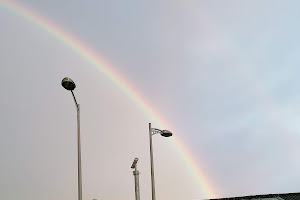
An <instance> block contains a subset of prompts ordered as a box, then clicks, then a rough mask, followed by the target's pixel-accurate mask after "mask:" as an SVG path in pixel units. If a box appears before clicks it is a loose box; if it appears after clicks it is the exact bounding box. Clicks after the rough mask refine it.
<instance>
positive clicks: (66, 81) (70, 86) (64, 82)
mask: <svg viewBox="0 0 300 200" xmlns="http://www.w3.org/2000/svg"><path fill="white" fill-rule="evenodd" d="M61 84H62V86H63V87H64V88H65V89H66V90H70V91H71V93H72V96H73V98H74V102H75V105H76V111H77V156H78V160H77V161H78V200H82V176H81V145H80V106H79V104H78V103H77V101H76V98H75V95H74V93H73V90H74V89H75V87H76V85H75V83H74V82H73V81H72V80H71V79H70V78H68V77H66V78H64V79H63V80H62V82H61Z"/></svg>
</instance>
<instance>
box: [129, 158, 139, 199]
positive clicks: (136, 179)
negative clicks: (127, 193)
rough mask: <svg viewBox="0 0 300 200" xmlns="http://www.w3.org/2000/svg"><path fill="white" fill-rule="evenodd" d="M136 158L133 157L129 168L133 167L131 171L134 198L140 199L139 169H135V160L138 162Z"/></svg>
mask: <svg viewBox="0 0 300 200" xmlns="http://www.w3.org/2000/svg"><path fill="white" fill-rule="evenodd" d="M138 160H139V159H138V158H135V159H134V160H133V163H132V165H131V169H134V171H133V175H134V186H135V187H134V189H135V200H140V184H139V174H140V172H139V170H137V167H136V165H137V162H138Z"/></svg>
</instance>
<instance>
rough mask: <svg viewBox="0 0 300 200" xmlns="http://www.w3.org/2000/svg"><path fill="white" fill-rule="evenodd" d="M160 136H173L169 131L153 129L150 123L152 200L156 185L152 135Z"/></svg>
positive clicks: (153, 199)
mask: <svg viewBox="0 0 300 200" xmlns="http://www.w3.org/2000/svg"><path fill="white" fill-rule="evenodd" d="M158 133H159V134H160V135H161V136H164V137H171V136H172V135H173V134H172V133H171V131H168V130H160V129H157V128H151V123H149V140H150V161H151V186H152V200H155V199H156V198H155V184H154V166H153V149H152V135H155V134H158Z"/></svg>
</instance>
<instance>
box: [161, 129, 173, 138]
mask: <svg viewBox="0 0 300 200" xmlns="http://www.w3.org/2000/svg"><path fill="white" fill-rule="evenodd" d="M172 135H173V134H172V132H171V131H168V130H162V131H161V136H164V137H171V136H172Z"/></svg>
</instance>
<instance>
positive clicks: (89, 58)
mask: <svg viewBox="0 0 300 200" xmlns="http://www.w3.org/2000/svg"><path fill="white" fill-rule="evenodd" d="M0 7H2V8H4V9H7V10H9V11H10V12H11V13H13V14H15V15H17V16H20V17H22V18H24V19H26V20H27V21H28V22H30V23H31V24H33V25H35V26H37V27H39V28H41V29H42V30H44V31H46V32H48V33H49V34H51V35H52V36H53V37H55V38H56V39H57V40H58V41H60V42H62V43H63V44H65V45H66V46H68V47H69V48H70V49H71V50H72V51H74V52H75V53H77V54H78V55H79V56H80V57H82V58H83V59H84V60H85V61H86V62H88V63H89V64H91V66H94V67H95V68H96V69H97V70H99V72H101V73H103V74H104V75H105V76H106V77H107V78H108V79H110V80H111V81H112V82H113V83H114V84H115V85H116V86H117V87H118V88H119V89H120V90H121V91H122V92H124V93H125V94H126V95H127V97H129V98H130V99H131V100H132V101H133V102H134V103H135V104H136V105H137V106H138V107H139V108H140V109H141V110H142V111H143V113H144V114H145V115H146V116H147V117H148V118H149V119H151V120H152V122H155V124H157V125H159V126H160V127H168V128H169V127H171V126H170V125H168V124H167V122H166V121H165V120H164V119H163V118H162V117H161V116H160V115H159V114H158V113H157V112H156V111H155V110H154V109H153V108H154V106H152V105H150V104H149V103H148V102H147V100H146V99H145V98H144V97H143V96H142V95H141V93H139V92H138V91H137V90H136V89H135V88H134V87H133V86H132V85H131V84H130V83H129V81H128V80H126V79H124V78H123V77H122V76H121V75H120V73H119V72H118V71H116V70H114V68H113V67H112V66H110V65H109V63H107V62H106V61H105V60H104V59H103V58H101V57H100V56H99V55H97V54H96V53H95V52H94V51H92V50H91V49H90V48H89V47H87V46H86V45H84V44H83V43H82V42H80V41H79V40H78V39H77V38H75V37H74V36H72V35H71V34H69V33H67V32H66V31H64V30H63V29H62V28H60V27H58V26H56V25H54V24H53V23H51V22H50V21H49V20H47V19H45V18H43V17H41V16H40V15H38V14H37V13H36V12H35V11H33V10H31V9H29V8H27V7H25V6H24V5H21V4H20V3H16V2H13V1H9V0H2V1H1V0H0ZM173 141H174V144H175V146H176V148H177V150H178V152H179V153H180V155H181V157H182V159H183V160H184V162H185V163H187V166H188V167H189V170H190V171H191V172H192V174H193V176H194V177H195V178H196V179H197V181H198V183H199V185H200V190H201V191H202V192H203V193H204V195H205V198H215V196H216V195H215V192H214V190H213V187H212V185H211V184H210V183H209V181H208V179H207V177H205V175H204V174H203V170H201V168H200V167H199V166H198V165H197V163H196V158H194V157H193V156H192V154H191V153H190V152H189V150H188V149H187V148H186V147H185V146H184V144H183V143H182V142H181V141H180V140H179V139H175V140H173Z"/></svg>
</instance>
